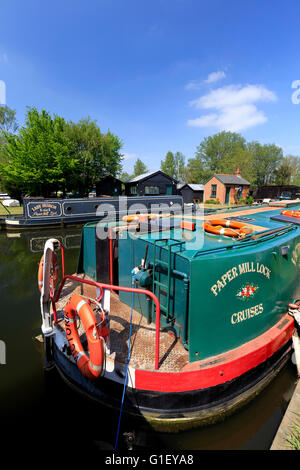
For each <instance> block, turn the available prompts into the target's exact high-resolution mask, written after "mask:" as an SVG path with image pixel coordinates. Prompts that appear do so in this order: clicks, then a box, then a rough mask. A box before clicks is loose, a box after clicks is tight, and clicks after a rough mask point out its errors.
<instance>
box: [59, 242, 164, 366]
mask: <svg viewBox="0 0 300 470" xmlns="http://www.w3.org/2000/svg"><path fill="white" fill-rule="evenodd" d="M61 248H62V271H63V278H62V281H61V283H60V286H59V288H58V290H57V292H56V294H55V297H54V299H53V301H54V305H55V303H56V302H57V301H58V299H59V298H60V294H61V291H62V289H63V287H64V285H65V282H66V280H67V279H71V280H72V281H77V282H81V283H82V284H88V285H90V286H95V287H99V289H100V291H101V292H103V289H108V290H117V291H123V292H135V293H137V294H144V295H148V296H149V297H151V298H152V300H153V301H154V302H155V306H156V327H155V365H154V368H155V370H157V369H158V367H159V330H160V305H159V300H158V298H157V297H156V295H155V294H153V292H151V291H150V290H147V289H137V288H136V287H123V286H115V285H113V284H104V283H102V282H96V281H89V280H88V279H82V278H80V277H78V276H71V275H66V274H65V261H64V249H63V245H62V244H61ZM51 300H52V299H51ZM54 311H55V308H54ZM55 317H56V315H55V316H54V321H57V318H55Z"/></svg>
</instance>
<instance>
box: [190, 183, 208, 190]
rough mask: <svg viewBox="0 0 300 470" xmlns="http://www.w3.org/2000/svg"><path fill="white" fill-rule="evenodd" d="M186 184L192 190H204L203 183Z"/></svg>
mask: <svg viewBox="0 0 300 470" xmlns="http://www.w3.org/2000/svg"><path fill="white" fill-rule="evenodd" d="M188 186H189V187H190V188H191V189H192V190H193V191H204V184H189V183H188Z"/></svg>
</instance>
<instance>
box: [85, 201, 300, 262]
mask: <svg viewBox="0 0 300 470" xmlns="http://www.w3.org/2000/svg"><path fill="white" fill-rule="evenodd" d="M299 204H300V203H299ZM289 209H291V210H293V209H296V210H297V209H300V206H296V205H295V206H291V207H289ZM282 210H283V208H282V207H269V206H263V207H255V206H252V207H250V208H249V209H247V208H240V209H239V208H236V210H231V211H229V210H227V212H226V209H223V210H222V211H220V212H219V213H214V214H205V213H202V214H200V215H195V216H194V215H192V214H191V215H187V216H186V215H185V216H183V217H182V216H181V215H174V216H173V217H171V218H169V220H170V225H168V224H167V227H166V230H163V229H162V230H161V229H160V231H158V230H157V231H149V230H148V231H147V232H146V231H145V232H144V233H142V231H141V232H137V233H136V232H135V233H134V234H131V235H130V236H132V237H134V238H136V239H141V240H144V241H145V242H147V243H149V244H154V242H156V243H157V240H162V241H163V239H168V244H176V243H178V242H181V241H184V245H183V247H182V248H180V245H178V247H176V249H174V252H176V253H178V254H179V255H180V256H183V257H185V258H188V259H190V260H191V259H193V258H194V257H195V256H197V255H198V254H199V253H203V254H204V253H207V252H210V251H214V252H216V251H218V250H221V251H222V250H224V249H228V248H229V247H242V246H247V243H248V246H249V243H251V244H253V240H252V241H251V240H250V239H249V242H247V240H245V241H240V240H237V239H234V238H231V237H224V236H220V235H212V234H208V233H205V232H204V231H203V230H202V224H203V222H204V220H212V219H226V220H236V221H239V222H244V223H245V225H247V226H250V227H252V228H253V229H254V230H255V233H256V234H257V233H259V232H267V231H269V230H272V229H280V228H285V227H286V226H287V225H289V224H290V223H291V221H290V220H283V221H279V220H273V217H276V216H280V214H281V211H282ZM182 218H184V219H185V220H188V221H190V222H195V224H196V230H194V231H190V230H183V229H182V228H181V219H182ZM171 220H173V221H174V220H177V221H178V223H174V222H173V223H171ZM164 222H166V218H164ZM91 225H94V224H90V226H91ZM163 226H165V224H164V225H163ZM172 226H173V227H174V228H170V227H172ZM294 227H296V228H297V226H296V225H295V226H294ZM200 228H201V229H200ZM199 229H200V230H199ZM150 230H151V229H150ZM299 230H300V227H298V228H297V232H298V231H299ZM297 235H298V233H297ZM265 238H267V237H265ZM163 245H164V244H163ZM163 245H160V246H163ZM174 248H175V247H174Z"/></svg>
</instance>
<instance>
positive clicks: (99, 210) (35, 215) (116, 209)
mask: <svg viewBox="0 0 300 470" xmlns="http://www.w3.org/2000/svg"><path fill="white" fill-rule="evenodd" d="M139 203H142V204H144V205H146V207H147V210H148V206H149V205H150V204H156V205H158V206H161V207H164V206H169V205H170V204H176V205H178V206H181V207H182V205H183V202H182V197H181V196H153V197H146V196H137V197H129V198H127V197H126V196H123V197H93V198H72V199H56V198H55V199H36V198H24V199H23V215H9V214H8V215H6V216H4V217H2V218H1V219H0V229H1V227H2V228H3V229H6V230H14V231H15V230H32V229H34V230H37V229H42V228H52V227H54V228H55V227H65V226H72V225H73V226H74V225H79V226H80V225H81V226H82V225H84V224H86V223H87V222H92V221H99V220H101V219H103V218H105V219H107V216H108V214H109V213H113V214H114V217H115V218H116V219H118V218H119V217H122V216H124V215H125V214H127V212H129V213H130V211H131V207H132V206H135V205H136V204H139ZM149 207H150V206H149ZM8 212H9V211H8Z"/></svg>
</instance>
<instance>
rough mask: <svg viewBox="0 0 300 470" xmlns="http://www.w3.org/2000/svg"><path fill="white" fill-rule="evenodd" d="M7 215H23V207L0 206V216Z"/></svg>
mask: <svg viewBox="0 0 300 470" xmlns="http://www.w3.org/2000/svg"><path fill="white" fill-rule="evenodd" d="M6 209H7V210H6ZM9 213H10V214H12V215H23V206H20V207H7V208H6V207H4V206H3V205H2V204H0V216H4V215H8V214H9Z"/></svg>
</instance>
